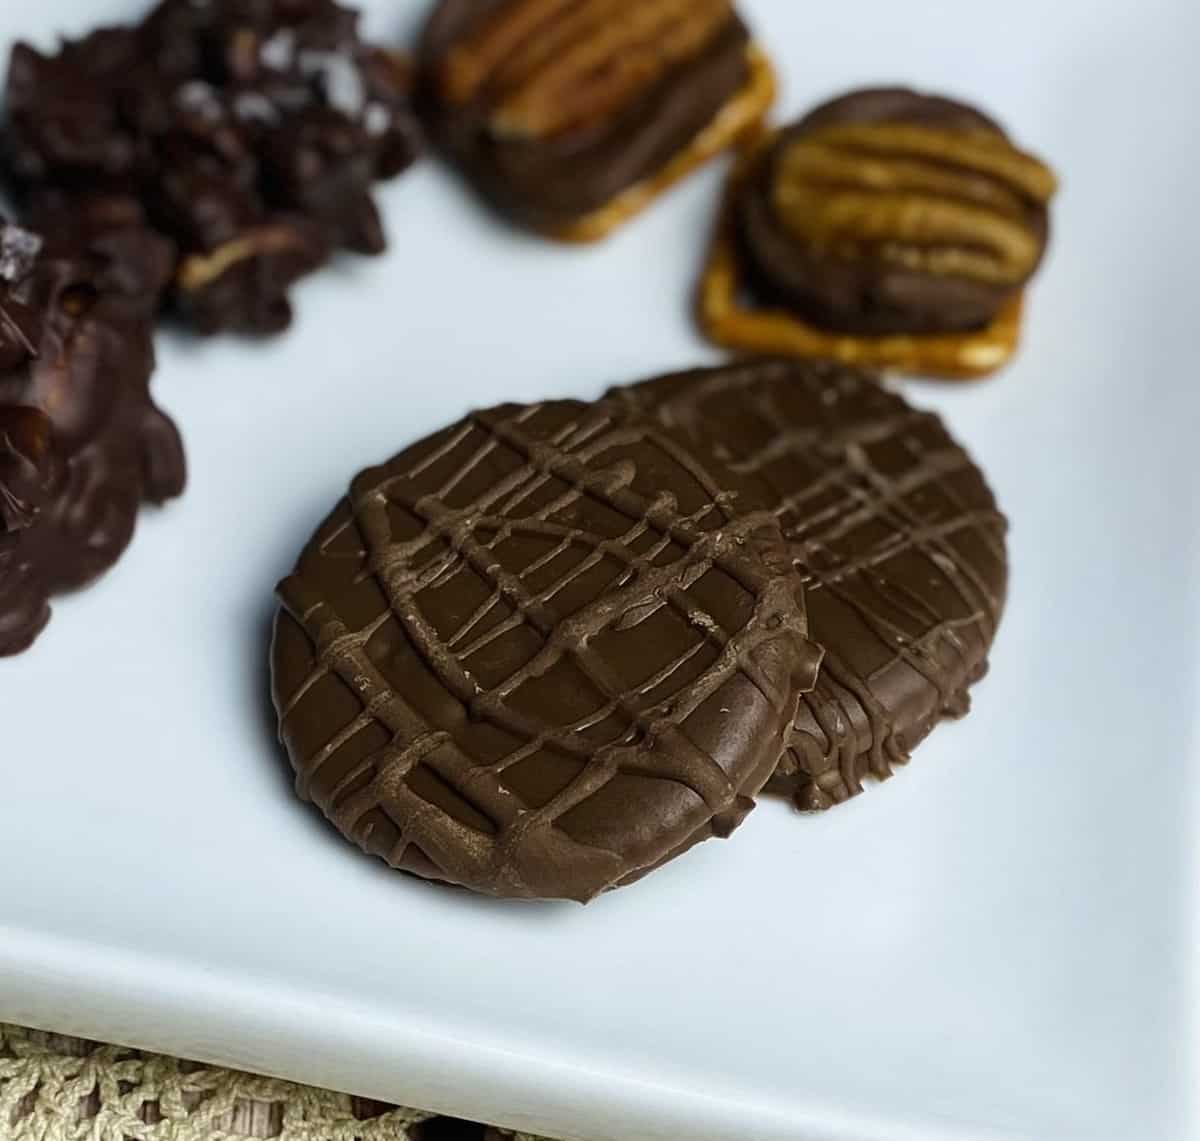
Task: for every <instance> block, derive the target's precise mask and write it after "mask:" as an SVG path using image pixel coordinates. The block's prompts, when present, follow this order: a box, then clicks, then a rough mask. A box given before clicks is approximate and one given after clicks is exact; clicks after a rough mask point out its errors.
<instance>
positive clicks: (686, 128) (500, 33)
mask: <svg viewBox="0 0 1200 1141" xmlns="http://www.w3.org/2000/svg"><path fill="white" fill-rule="evenodd" d="M422 63H423V68H422V70H423V78H422V81H421V87H422V96H421V98H422V101H423V104H424V106H425V109H426V111H427V114H428V117H429V119H430V121H431V123H432V125H433V129H434V131H435V132H436V134H437V136H438V137H439V138H440V140H441V142H442V144H443V145H444V147H445V149H446V150H447V151H448V152H449V153H450V155H451V156H452V157H453V158H454V160H455V161H456V162H457V163H458V164H459V165H460V166H461V167H462V169H463V170H464V172H465V173H466V174H467V175H468V177H469V178H470V179H471V180H472V181H473V182H474V183H475V184H476V186H477V187H478V188H479V190H480V191H481V192H482V193H483V195H484V196H485V197H486V198H487V199H488V200H490V201H491V202H492V203H493V204H495V205H496V206H498V207H499V208H501V209H502V210H503V211H505V212H506V213H508V214H510V215H511V216H513V217H514V218H516V219H517V220H519V221H521V222H523V223H525V224H527V225H529V226H532V227H534V228H536V229H540V230H543V231H546V232H548V233H550V234H553V235H554V236H557V237H562V238H566V239H569V240H592V239H594V238H599V237H602V236H604V234H606V233H607V232H608V231H609V229H611V228H612V227H613V226H615V225H617V224H619V223H620V222H622V221H624V220H625V219H626V218H628V217H630V216H632V214H634V213H636V212H637V211H638V210H640V209H641V208H642V207H643V206H645V205H646V203H647V202H648V201H650V200H651V199H652V198H653V197H654V196H655V195H656V194H657V193H658V192H659V191H660V190H662V189H664V188H665V187H666V186H667V185H669V184H670V183H672V182H674V181H675V180H677V179H678V178H680V177H683V176H684V175H685V174H686V173H687V172H688V171H690V170H691V169H692V168H693V167H694V166H696V165H698V164H699V163H700V162H703V161H704V160H706V159H707V158H709V157H711V156H712V155H713V154H716V153H718V152H719V151H721V150H723V149H725V148H726V147H728V146H730V145H731V144H732V143H733V142H734V141H735V140H736V138H737V137H738V136H740V135H741V134H743V133H744V132H745V131H746V130H747V129H749V128H750V127H752V126H754V125H755V124H757V123H758V122H759V121H760V120H761V119H762V117H763V115H764V114H765V113H766V110H767V108H768V106H769V104H770V102H771V99H772V98H773V95H774V83H773V79H772V77H771V74H770V69H769V67H768V66H767V64H766V61H765V60H764V59H763V58H762V56H761V55H760V54H759V53H757V52H756V51H755V50H754V49H752V47H751V45H750V43H749V38H748V35H747V32H746V28H745V26H744V25H743V24H742V22H741V20H740V19H739V18H738V16H737V13H736V12H735V11H734V8H733V5H732V4H731V3H729V0H441V2H440V3H439V4H438V6H437V7H436V9H435V10H434V13H433V15H432V17H431V19H430V21H429V24H428V27H427V29H426V33H425V38H424V47H423V51H422Z"/></svg>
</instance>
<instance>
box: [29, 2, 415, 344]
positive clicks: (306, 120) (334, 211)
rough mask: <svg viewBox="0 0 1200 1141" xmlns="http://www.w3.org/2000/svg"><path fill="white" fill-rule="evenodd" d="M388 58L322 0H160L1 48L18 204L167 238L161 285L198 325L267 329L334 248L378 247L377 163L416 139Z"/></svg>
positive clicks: (403, 87) (406, 150) (399, 159)
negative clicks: (128, 14) (126, 22)
mask: <svg viewBox="0 0 1200 1141" xmlns="http://www.w3.org/2000/svg"><path fill="white" fill-rule="evenodd" d="M408 89H409V75H408V68H407V65H406V64H405V63H404V61H402V60H400V59H399V58H397V57H396V56H394V55H392V54H390V53H387V52H385V51H383V50H382V49H379V48H376V47H373V46H371V45H369V44H366V43H364V42H363V41H362V40H361V38H360V37H359V35H358V31H357V16H356V14H355V13H354V12H353V11H351V10H349V9H347V8H343V7H341V6H340V5H338V4H337V3H334V0H263V2H259V0H205V2H204V3H199V4H197V3H193V2H192V0H162V2H161V3H160V4H159V5H158V6H157V7H156V8H154V9H153V11H152V12H151V13H150V15H149V16H148V17H147V18H146V19H145V20H144V21H143V22H142V23H140V24H138V25H136V26H127V27H112V28H104V29H101V30H99V31H96V32H93V33H92V34H91V35H89V36H86V37H84V38H83V39H80V40H73V41H71V40H68V41H64V42H63V44H62V45H61V47H60V49H59V51H58V52H57V53H56V54H53V55H43V54H41V53H39V52H37V51H36V50H34V49H33V48H31V47H29V46H28V45H26V44H17V45H16V47H15V48H14V49H13V53H12V59H11V63H10V67H9V75H8V86H7V105H8V124H7V129H6V138H5V145H6V151H7V158H8V166H9V168H10V170H11V173H12V176H13V178H14V181H15V183H16V188H17V190H18V191H19V193H20V195H21V197H22V199H23V202H24V204H25V206H26V209H27V210H28V212H29V217H30V219H31V220H32V219H33V218H37V217H39V216H41V215H44V214H45V213H46V212H47V211H54V210H57V209H60V208H62V207H63V206H64V205H65V206H66V208H67V210H68V211H77V212H79V213H82V214H85V215H87V216H89V217H90V218H92V219H93V221H98V220H100V219H101V217H102V216H103V215H104V214H105V212H106V210H111V209H112V208H113V203H115V202H124V207H123V209H122V211H121V214H122V217H121V218H120V219H119V220H118V222H117V224H118V226H119V229H120V232H121V233H122V234H123V235H124V241H125V245H126V248H127V250H128V252H129V253H130V254H131V256H132V257H133V258H134V259H137V258H138V257H139V256H140V253H139V251H138V250H137V249H136V248H133V247H132V246H130V239H131V233H132V230H131V225H132V219H133V218H134V217H135V215H139V214H140V219H139V220H138V224H139V225H140V226H141V227H142V228H143V230H148V231H150V232H151V233H152V234H154V235H157V236H158V237H159V238H160V239H161V238H162V237H166V238H169V239H170V240H171V242H172V243H173V245H174V247H175V249H176V263H175V265H174V267H173V272H172V275H171V279H170V285H171V288H170V290H169V292H168V294H167V295H166V299H167V300H169V301H171V302H172V303H173V304H174V305H175V307H176V308H177V309H178V310H179V311H180V312H182V313H183V314H184V315H185V316H186V317H187V318H188V320H189V321H190V322H191V324H192V325H193V326H194V327H195V328H196V329H198V330H199V331H201V332H215V331H218V330H223V329H232V330H242V331H247V332H253V333H270V332H275V331H278V330H280V329H282V328H284V327H285V326H286V325H287V324H288V323H289V321H290V318H291V307H290V304H289V302H288V290H289V288H290V286H291V285H292V283H293V282H295V281H296V280H297V279H298V278H299V277H301V276H303V275H304V274H306V273H309V272H311V271H312V270H314V269H316V268H317V267H318V266H320V265H321V264H322V263H323V262H325V261H326V260H327V258H328V257H329V255H330V254H331V253H332V252H333V251H334V250H337V249H339V248H347V249H351V250H355V251H357V252H360V253H368V254H371V253H378V252H380V251H381V250H382V249H383V248H384V244H385V242H384V236H383V229H382V225H381V223H380V220H379V216H378V213H377V211H376V209H375V206H374V204H373V202H372V199H371V193H370V190H371V185H372V183H373V181H374V180H376V179H378V178H386V177H390V176H392V175H394V174H396V173H398V172H399V171H400V170H402V169H403V168H404V167H405V166H406V165H407V164H408V163H409V162H410V161H411V160H412V158H413V156H414V154H415V139H416V131H415V120H414V119H413V118H412V116H411V114H410V112H409V105H408V95H409V90H408Z"/></svg>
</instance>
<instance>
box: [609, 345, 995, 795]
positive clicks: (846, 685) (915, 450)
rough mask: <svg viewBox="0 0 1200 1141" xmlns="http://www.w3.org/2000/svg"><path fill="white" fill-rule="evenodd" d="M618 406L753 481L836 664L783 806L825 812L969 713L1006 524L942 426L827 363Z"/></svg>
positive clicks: (804, 736)
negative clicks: (943, 722)
mask: <svg viewBox="0 0 1200 1141" xmlns="http://www.w3.org/2000/svg"><path fill="white" fill-rule="evenodd" d="M611 396H612V398H614V399H618V400H620V401H622V402H623V403H625V404H626V406H628V407H630V408H632V409H633V410H634V411H635V412H636V413H637V414H641V415H650V416H654V417H655V418H657V419H658V421H659V423H661V424H662V425H663V426H664V428H666V429H668V430H670V431H672V432H675V433H677V434H679V435H681V436H683V437H684V438H685V439H686V440H687V441H688V443H689V445H690V446H691V447H692V448H693V449H694V450H695V451H696V452H697V454H700V455H711V456H714V457H716V458H717V459H718V460H719V461H721V462H723V463H724V464H725V465H726V466H728V467H730V468H731V469H732V470H733V471H734V472H735V473H736V474H737V475H738V476H739V478H741V479H744V480H746V481H747V482H748V483H749V484H750V485H751V487H752V490H753V493H754V494H755V495H756V496H758V497H760V498H762V499H763V500H764V501H765V502H767V503H768V504H770V506H771V508H772V509H773V511H774V512H775V514H776V516H777V517H778V519H779V522H780V525H781V526H782V528H783V532H784V536H785V538H786V539H787V540H788V543H789V544H790V547H791V553H792V557H793V559H794V560H795V563H796V566H797V567H798V568H799V570H800V572H801V577H802V578H803V580H804V583H805V591H806V598H807V605H808V618H809V629H810V636H811V637H812V639H813V640H814V641H815V642H816V643H817V644H818V645H820V646H821V647H822V649H823V650H824V653H825V656H824V659H823V663H822V666H821V673H820V677H819V679H818V681H817V685H816V687H815V688H814V689H813V690H812V692H811V693H808V694H806V695H805V696H804V697H803V698H802V699H801V704H800V707H799V713H798V715H797V717H796V719H795V722H794V724H793V727H792V732H791V738H790V741H789V748H788V750H787V751H786V752H785V753H784V754H783V757H782V759H781V761H780V764H779V767H778V768H777V770H776V772H775V775H774V777H773V778H772V781H771V784H770V785H769V788H770V789H771V790H773V791H776V792H782V793H786V794H788V795H791V796H793V797H794V798H795V800H796V802H797V803H798V804H799V805H800V806H801V807H802V808H805V809H821V808H827V807H829V806H830V805H833V804H836V803H838V802H840V801H843V800H845V799H847V798H848V797H850V796H853V795H854V794H855V793H857V792H859V791H861V788H862V780H863V778H864V777H865V776H868V775H870V776H873V777H876V778H878V779H883V778H885V777H887V776H888V775H889V774H890V773H891V771H892V769H893V766H895V765H897V764H900V763H902V762H904V761H906V760H907V759H908V756H909V753H910V751H911V750H912V749H913V748H914V747H915V746H916V745H917V744H918V743H919V742H920V741H921V740H922V739H923V738H924V737H925V736H926V735H927V734H928V733H929V732H930V731H931V730H932V729H933V727H934V726H935V725H936V724H937V722H938V720H939V719H940V718H942V717H944V716H959V715H961V714H963V713H965V712H966V710H967V707H968V689H969V687H970V686H971V685H972V684H973V683H974V682H975V681H977V680H978V679H979V678H980V677H982V676H983V673H984V671H985V669H986V665H987V655H988V650H989V648H990V646H991V644H992V639H993V637H994V636H995V633H996V626H997V623H998V622H999V619H1000V614H1001V610H1002V607H1003V603H1004V596H1005V588H1006V583H1007V557H1006V552H1005V541H1004V537H1005V530H1006V525H1005V521H1004V517H1003V516H1002V515H1001V514H1000V513H999V511H998V510H997V509H996V503H995V500H994V498H993V496H992V493H991V491H990V490H989V488H988V486H987V483H986V482H985V480H984V477H983V475H982V474H981V473H980V471H979V469H978V468H977V467H976V466H975V464H974V463H973V462H972V460H971V458H970V456H969V455H968V454H967V453H966V452H965V451H964V450H963V449H962V448H961V447H960V446H959V445H958V444H957V443H955V441H954V440H953V439H952V438H951V437H950V435H949V434H948V433H947V432H946V430H945V428H944V427H943V426H942V424H941V421H940V420H939V419H938V418H937V417H936V416H934V415H932V414H930V413H927V412H919V411H917V410H915V409H914V408H912V407H910V406H909V405H908V404H907V403H906V402H905V401H904V400H903V399H901V398H900V397H899V396H897V395H895V394H893V393H891V392H888V391H887V390H886V389H884V388H882V387H880V385H879V384H878V383H877V382H876V380H875V379H874V378H873V377H871V376H869V375H867V374H864V373H861V372H858V371H856V370H853V369H850V368H846V367H842V366H839V365H836V364H831V363H828V362H788V361H779V360H775V361H764V362H760V363H746V364H738V365H731V366H729V367H726V368H718V369H710V370H701V371H697V372H689V373H680V374H677V375H674V376H668V377H663V378H661V379H658V380H653V381H648V382H645V383H643V384H640V385H635V386H633V387H631V388H627V389H620V390H617V391H616V392H614V393H613V394H611Z"/></svg>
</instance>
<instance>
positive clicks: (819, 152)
mask: <svg viewBox="0 0 1200 1141" xmlns="http://www.w3.org/2000/svg"><path fill="white" fill-rule="evenodd" d="M1054 189H1055V180H1054V175H1053V174H1052V173H1051V172H1050V170H1049V169H1048V168H1047V167H1046V166H1045V165H1043V164H1042V163H1041V162H1039V161H1038V160H1037V159H1035V158H1033V157H1031V156H1030V155H1028V154H1025V153H1023V152H1021V151H1019V150H1018V149H1017V148H1016V147H1014V146H1013V145H1012V144H1011V143H1010V142H1009V141H1008V139H1007V137H1006V136H1005V134H1004V133H1003V131H1001V129H1000V128H999V127H998V126H997V125H996V124H995V123H994V122H993V121H992V120H991V119H989V118H987V117H986V116H984V115H983V114H981V113H980V112H978V111H975V110H973V109H972V108H970V107H967V106H965V105H963V104H961V103H955V102H953V101H951V100H948V99H943V98H939V97H936V96H929V95H919V94H917V93H915V92H912V91H906V90H901V89H882V90H868V91H860V92H856V93H854V94H851V95H847V96H844V97H843V98H841V99H837V100H834V101H833V102H831V103H828V104H826V105H824V106H823V107H820V108H818V109H817V110H816V111H814V112H813V113H812V114H811V115H809V116H808V117H807V118H805V119H803V120H802V121H801V122H799V123H798V124H796V125H795V126H793V127H790V128H787V129H786V130H783V131H780V132H778V133H777V134H776V135H774V136H773V137H771V138H770V139H768V140H767V141H766V142H765V143H764V144H762V145H761V146H760V147H759V149H758V150H757V152H756V153H755V154H754V155H753V156H751V157H750V158H748V159H747V160H746V161H745V162H744V163H743V165H742V167H741V169H740V170H739V171H738V172H737V173H736V174H735V178H734V183H733V185H732V187H731V191H730V203H729V206H728V207H727V210H728V215H729V216H728V218H727V220H726V224H725V227H724V228H723V232H722V234H721V236H720V237H719V239H718V243H717V247H716V249H715V250H714V254H713V257H712V260H711V261H710V264H709V267H708V271H707V273H706V277H705V282H704V289H703V293H702V303H701V315H702V320H703V322H704V324H705V325H706V327H707V329H708V331H709V332H710V333H711V334H712V336H713V337H714V339H716V340H718V341H719V342H721V343H722V344H727V345H730V346H732V347H737V348H742V349H751V350H755V351H760V352H787V353H794V354H796V355H800V356H813V357H832V358H836V359H839V360H842V361H844V362H846V363H855V364H861V365H867V366H878V367H883V368H899V369H901V370H904V371H912V372H922V371H926V372H929V373H932V374H934V375H947V376H955V375H978V374H981V373H984V372H988V371H991V370H993V369H995V368H996V367H998V366H999V365H1000V364H1001V363H1003V362H1004V361H1005V360H1007V359H1008V357H1009V356H1010V355H1011V353H1012V351H1013V350H1014V349H1015V346H1016V340H1017V333H1018V324H1019V304H1020V295H1021V291H1022V288H1023V287H1024V285H1025V284H1026V282H1028V280H1029V278H1030V277H1031V276H1032V275H1033V273H1034V272H1035V270H1036V269H1037V267H1038V265H1039V264H1040V262H1041V259H1042V255H1043V253H1044V252H1045V247H1046V237H1047V231H1048V214H1047V206H1048V203H1049V201H1050V198H1051V197H1052V195H1053V193H1054Z"/></svg>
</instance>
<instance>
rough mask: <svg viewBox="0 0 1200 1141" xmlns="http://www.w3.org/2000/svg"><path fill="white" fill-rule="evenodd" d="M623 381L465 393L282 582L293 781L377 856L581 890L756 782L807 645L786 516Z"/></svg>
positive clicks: (770, 759) (507, 887) (284, 717)
mask: <svg viewBox="0 0 1200 1141" xmlns="http://www.w3.org/2000/svg"><path fill="white" fill-rule="evenodd" d="M736 488H737V481H736V480H734V479H733V477H732V476H730V475H729V474H728V473H726V472H724V471H722V470H721V468H720V465H719V464H717V463H715V462H711V461H704V462H700V461H697V460H696V459H695V458H694V457H693V456H691V455H689V454H688V453H687V452H686V450H685V449H683V448H682V447H681V446H680V444H679V443H678V442H677V441H676V440H675V439H674V438H673V437H672V435H671V434H670V433H669V432H666V431H662V430H659V429H657V428H654V427H650V426H647V425H645V424H642V423H639V422H637V421H635V420H631V419H630V418H629V417H627V416H625V415H623V414H621V413H620V411H619V410H618V409H617V408H616V407H615V406H610V405H605V404H600V405H584V404H580V403H577V402H574V401H563V402H556V403H550V404H540V405H531V406H524V407H521V406H515V405H506V406H502V407H500V408H496V409H492V410H490V411H487V412H479V413H474V414H472V415H471V416H468V417H467V418H466V419H464V420H463V421H461V422H460V423H458V424H456V425H454V426H453V427H451V428H448V429H446V430H444V431H442V432H439V433H437V434H436V435H434V436H432V437H429V438H428V439H426V440H423V441H421V442H420V443H417V444H414V445H413V446H412V447H410V448H408V449H406V450H405V451H404V452H402V453H401V454H400V455H399V456H397V457H396V458H395V459H393V460H391V461H390V462H389V463H387V464H386V465H384V466H383V467H377V468H371V469H368V470H367V471H365V472H363V473H362V474H361V475H359V476H358V477H357V478H356V479H355V480H354V482H353V485H352V487H351V490H350V493H349V496H348V497H347V498H346V499H345V500H343V501H342V502H341V503H340V504H339V505H338V506H337V508H336V509H335V510H334V512H333V513H332V515H330V516H329V518H328V519H327V520H326V521H325V522H324V523H323V524H322V525H321V527H320V528H319V530H318V531H317V533H316V535H315V537H314V538H313V539H312V541H311V542H310V543H309V545H308V546H307V548H306V549H305V551H304V553H303V554H302V555H301V557H300V561H299V565H298V567H297V569H296V571H295V573H294V574H293V575H292V576H291V577H290V578H288V579H287V580H286V581H285V582H284V583H283V584H282V586H281V587H280V598H281V600H282V603H283V609H282V610H281V612H280V614H279V615H278V618H277V621H276V626H275V636H274V644H273V647H272V666H273V670H272V674H273V694H274V699H275V706H276V709H277V711H278V713H279V720H280V734H281V737H282V740H283V742H284V744H285V745H286V747H287V750H288V753H289V755H290V757H291V760H292V765H293V767H294V768H295V770H296V774H297V788H298V790H299V792H300V793H301V795H303V796H305V797H311V798H312V799H313V800H315V801H316V803H317V804H318V805H319V806H320V808H321V809H322V811H324V813H325V814H326V815H327V816H328V817H329V818H330V819H331V820H332V821H333V822H334V823H335V824H336V825H337V826H338V827H339V828H340V829H341V831H342V832H343V833H344V834H345V835H346V836H347V837H348V838H350V839H351V840H353V841H354V842H355V843H357V844H359V845H360V846H361V847H362V848H363V849H364V850H365V851H367V852H370V853H372V854H374V855H377V856H380V857H382V858H383V859H385V860H386V861H387V862H388V863H390V864H391V865H392V866H394V867H397V868H402V869H405V870H407V871H410V872H415V873H417V874H418V875H421V876H426V877H428V878H431V879H439V880H446V881H449V882H451V883H457V884H461V885H463V886H465V887H469V888H472V889H474V890H476V891H480V892H485V893H489V894H492V895H497V896H513V897H544V898H567V899H575V900H580V901H586V900H588V899H590V898H591V897H592V896H594V895H596V894H597V893H598V892H601V891H603V890H605V889H606V888H610V887H614V886H617V885H619V884H623V883H627V882H629V881H630V880H632V879H636V878H637V877H639V876H641V875H642V874H644V873H645V872H646V871H648V870H649V869H651V868H653V867H655V866H657V865H658V864H660V863H662V862H663V861H665V860H667V859H670V858H672V857H673V856H675V855H678V854H679V853H681V852H683V851H684V850H686V849H687V848H689V847H690V846H691V845H693V844H695V843H697V842H698V841H700V840H704V839H707V838H708V837H710V836H713V835H716V836H727V835H728V834H729V833H730V832H731V831H732V830H733V829H734V828H735V827H736V826H737V825H738V823H739V822H740V821H741V819H742V817H743V816H744V815H745V814H746V812H747V811H749V809H750V808H751V807H752V806H753V801H752V798H753V797H754V795H755V794H756V793H757V791H758V789H759V788H760V787H761V785H762V784H763V783H764V782H765V781H766V779H767V778H768V776H769V775H770V773H771V771H772V770H773V769H774V767H775V765H776V762H777V761H778V758H779V754H780V752H781V750H782V748H783V742H784V733H785V731H786V729H787V727H788V726H789V725H790V724H791V721H792V718H793V716H794V714H795V710H796V703H797V700H798V696H799V693H800V692H801V691H802V690H803V689H806V688H808V687H810V686H811V685H812V684H813V682H814V675H815V672H816V666H817V663H818V661H819V656H820V655H819V652H818V651H817V650H816V648H815V647H814V646H813V645H812V644H811V643H810V642H809V641H808V640H807V638H806V636H805V634H806V623H805V617H804V609H803V603H802V595H801V592H800V589H799V580H798V578H797V576H796V575H795V573H794V571H793V570H792V567H791V564H790V561H789V560H788V557H787V552H786V549H785V548H784V546H783V541H782V536H781V535H780V532H779V528H778V524H777V522H776V521H775V520H774V518H773V517H772V516H771V515H770V513H769V512H764V511H756V510H753V509H752V508H753V505H752V504H747V505H746V506H742V504H741V503H740V501H738V500H737V499H736V498H735V496H734V494H733V492H734V491H735V489H736Z"/></svg>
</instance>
